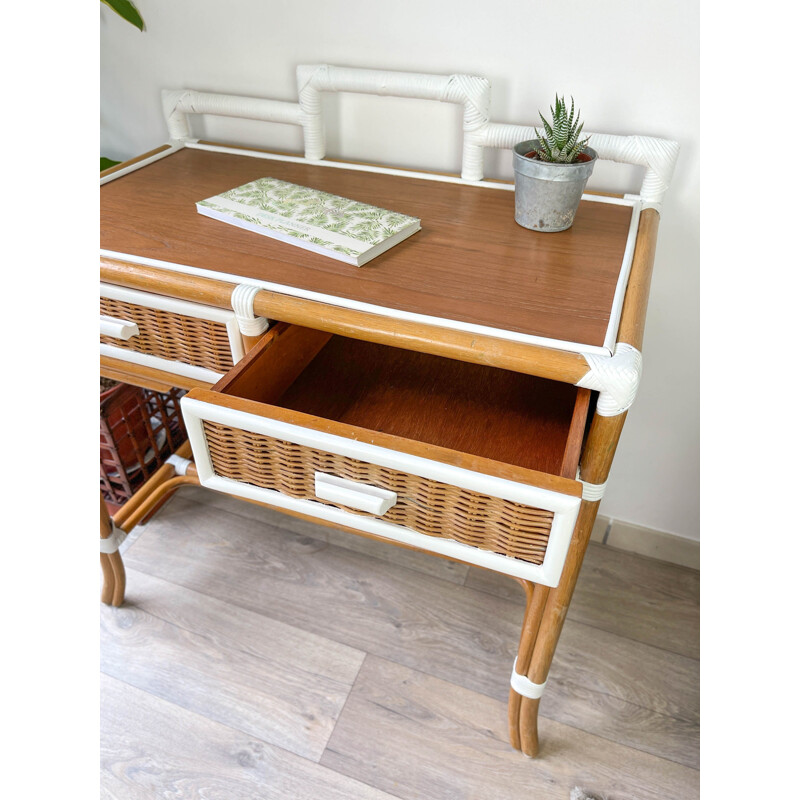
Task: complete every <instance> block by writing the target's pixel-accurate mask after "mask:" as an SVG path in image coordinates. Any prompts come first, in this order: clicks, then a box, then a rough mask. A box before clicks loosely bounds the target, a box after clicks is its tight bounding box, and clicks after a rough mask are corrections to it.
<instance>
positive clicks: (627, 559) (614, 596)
mask: <svg viewBox="0 0 800 800" xmlns="http://www.w3.org/2000/svg"><path fill="white" fill-rule="evenodd" d="M465 585H467V586H470V587H472V588H474V589H480V590H481V591H484V592H488V593H490V594H494V595H496V596H497V597H510V598H516V597H518V596H519V594H520V589H519V584H517V583H516V582H515V581H513V580H512V579H510V578H506V577H505V576H503V575H499V574H498V573H496V572H489V571H488V570H484V569H479V568H477V567H470V568H469V574H468V575H467V578H466V581H465ZM569 618H570V619H572V620H576V621H578V622H584V623H586V624H587V625H592V626H594V627H596V628H601V629H602V630H604V631H608V632H609V633H616V634H619V635H620V636H625V637H627V638H629V639H635V640H636V641H637V642H643V643H644V644H650V645H654V646H655V647H661V648H664V649H666V650H670V651H671V652H673V653H678V654H680V655H683V656H688V657H689V658H699V657H700V573H699V571H697V570H693V569H690V568H688V567H682V566H678V565H677V564H668V563H666V562H665V561H657V560H656V559H652V558H646V557H644V556H639V555H636V554H635V553H626V552H623V551H621V550H615V549H614V548H612V547H607V546H605V545H601V544H596V543H590V544H589V549H588V550H587V552H586V557H585V558H584V563H583V567H582V568H581V574H580V578H579V579H578V584H577V586H576V587H575V594H574V595H573V597H572V603H571V604H570V608H569Z"/></svg>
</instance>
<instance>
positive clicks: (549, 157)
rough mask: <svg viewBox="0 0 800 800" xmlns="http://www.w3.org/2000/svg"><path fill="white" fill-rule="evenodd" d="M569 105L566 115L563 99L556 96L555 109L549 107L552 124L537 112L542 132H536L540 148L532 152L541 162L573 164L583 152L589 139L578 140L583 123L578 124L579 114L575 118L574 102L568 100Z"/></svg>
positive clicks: (565, 105)
mask: <svg viewBox="0 0 800 800" xmlns="http://www.w3.org/2000/svg"><path fill="white" fill-rule="evenodd" d="M570 101H571V105H570V109H569V114H567V104H566V103H565V102H564V98H563V97H561V98H559V96H558V95H556V105H555V108H553V106H550V115H551V117H552V120H553V121H552V123H550V122H548V121H547V120H546V119H545V118H544V117H543V116H542V112H541V111H540V112H539V118H540V119H541V120H542V125H543V126H544V129H543V130H541V131H540V130H538V129H537V130H536V134H537V136H538V137H539V143H540V144H541V147H540V148H539V147H535V148H534V150H533V152H535V153H536V155H537V156H538V157H539V158H540V159H541V160H542V161H550V162H555V163H558V164H573V163H575V161H577V160H578V156H579V155H580V154H581V153H582V152H583V150H584V148H585V147H586V143H587V142H588V141H589V138H590V137H588V136H587V137H586V138H585V139H580V138H579V137H580V135H581V131H582V130H583V123H582V122H581V123H580V124H578V122H579V120H580V118H581V112H580V111H578V115H577V116H575V100H574V99H572V98H570Z"/></svg>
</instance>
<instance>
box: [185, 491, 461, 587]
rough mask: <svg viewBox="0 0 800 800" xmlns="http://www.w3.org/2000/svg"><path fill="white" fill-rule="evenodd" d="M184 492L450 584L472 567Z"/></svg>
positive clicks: (216, 495) (234, 500)
mask: <svg viewBox="0 0 800 800" xmlns="http://www.w3.org/2000/svg"><path fill="white" fill-rule="evenodd" d="M183 491H184V493H185V497H186V498H187V499H191V500H193V501H195V502H200V503H204V504H206V505H209V506H213V507H214V508H218V509H221V510H224V511H226V512H228V513H231V514H238V515H239V516H242V517H247V518H248V519H252V520H254V521H256V522H261V523H263V524H265V525H272V526H274V527H276V528H282V529H284V530H287V531H293V532H294V533H298V534H300V535H302V536H309V537H311V538H312V539H319V540H321V541H324V542H327V543H329V544H332V545H336V546H337V547H342V548H344V549H345V550H352V551H353V552H355V553H363V554H364V555H368V556H372V557H373V558H377V559H380V560H381V561H388V562H390V563H392V564H397V565H399V566H402V567H406V568H408V569H415V570H418V571H419V572H422V573H424V574H425V575H431V576H433V577H435V578H441V579H443V580H446V581H450V582H451V583H457V584H462V583H464V581H465V579H466V577H467V572H468V571H469V565H467V564H459V563H458V562H456V561H450V560H449V559H446V558H436V557H435V556H433V557H432V556H430V555H429V554H427V553H420V552H418V551H416V550H407V549H405V548H403V547H396V546H394V545H391V544H386V543H384V542H378V541H375V540H374V539H368V538H366V537H364V536H358V535H355V534H352V533H347V532H346V531H342V530H337V529H336V528H329V527H328V526H326V525H318V524H316V523H314V522H308V521H307V520H304V519H300V518H299V517H292V516H290V515H289V514H282V513H281V512H280V511H277V510H275V509H273V508H267V507H266V506H260V505H256V504H255V503H248V502H247V501H246V500H242V499H240V498H238V497H232V496H231V495H226V494H222V493H220V492H210V491H208V490H207V489H202V488H195V487H187V488H186V489H185V490H183Z"/></svg>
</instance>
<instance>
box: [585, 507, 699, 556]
mask: <svg viewBox="0 0 800 800" xmlns="http://www.w3.org/2000/svg"><path fill="white" fill-rule="evenodd" d="M591 541H593V542H599V543H601V544H605V545H608V546H609V547H615V548H616V549H617V550H627V551H628V552H631V553H637V554H638V555H641V556H648V557H650V558H657V559H659V560H660V561H668V562H669V563H670V564H679V565H680V566H682V567H690V568H691V569H698V570H699V569H700V542H699V541H696V540H695V539H686V538H685V537H683V536H676V535H675V534H674V533H667V532H666V531H657V530H654V529H653V528H645V527H644V526H642V525H634V524H633V523H632V522H624V521H622V520H615V519H611V518H610V517H604V516H602V515H601V514H598V515H597V519H596V520H595V523H594V527H593V528H592V537H591Z"/></svg>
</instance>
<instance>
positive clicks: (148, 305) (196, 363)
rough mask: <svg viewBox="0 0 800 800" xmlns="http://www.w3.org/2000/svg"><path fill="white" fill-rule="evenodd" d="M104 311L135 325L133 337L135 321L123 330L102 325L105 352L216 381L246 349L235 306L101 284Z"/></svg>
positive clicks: (113, 318)
mask: <svg viewBox="0 0 800 800" xmlns="http://www.w3.org/2000/svg"><path fill="white" fill-rule="evenodd" d="M100 315H101V320H104V319H105V320H106V321H108V320H111V321H118V322H125V323H130V325H132V326H135V328H134V331H135V332H134V333H133V335H130V336H128V334H129V333H130V329H131V328H130V326H128V328H127V329H126V332H125V334H122V335H104V334H103V333H102V330H103V327H102V326H101V335H100V351H101V353H102V354H104V355H109V356H112V357H113V358H118V359H121V360H123V361H130V362H133V363H137V364H143V365H145V366H152V367H154V368H156V369H160V370H165V371H168V372H173V373H176V374H178V375H182V376H185V377H190V378H196V379H198V380H202V381H207V382H209V383H215V382H216V381H217V380H218V379H219V378H220V377H221V376H222V375H223V374H224V373H226V372H227V371H228V370H230V369H231V368H232V367H233V366H234V364H235V363H236V362H237V361H239V360H240V359H241V357H242V355H243V353H244V348H243V344H242V338H241V334H240V333H239V328H238V325H237V324H236V317H235V315H234V313H233V311H225V310H223V309H218V308H213V307H211V306H203V305H200V304H198V303H189V302H186V301H183V300H175V299H173V298H170V297H163V296H161V295H154V294H149V293H147V292H138V291H135V290H132V289H125V288H123V287H119V286H112V285H110V284H101V297H100ZM123 336H125V337H127V338H123Z"/></svg>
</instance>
